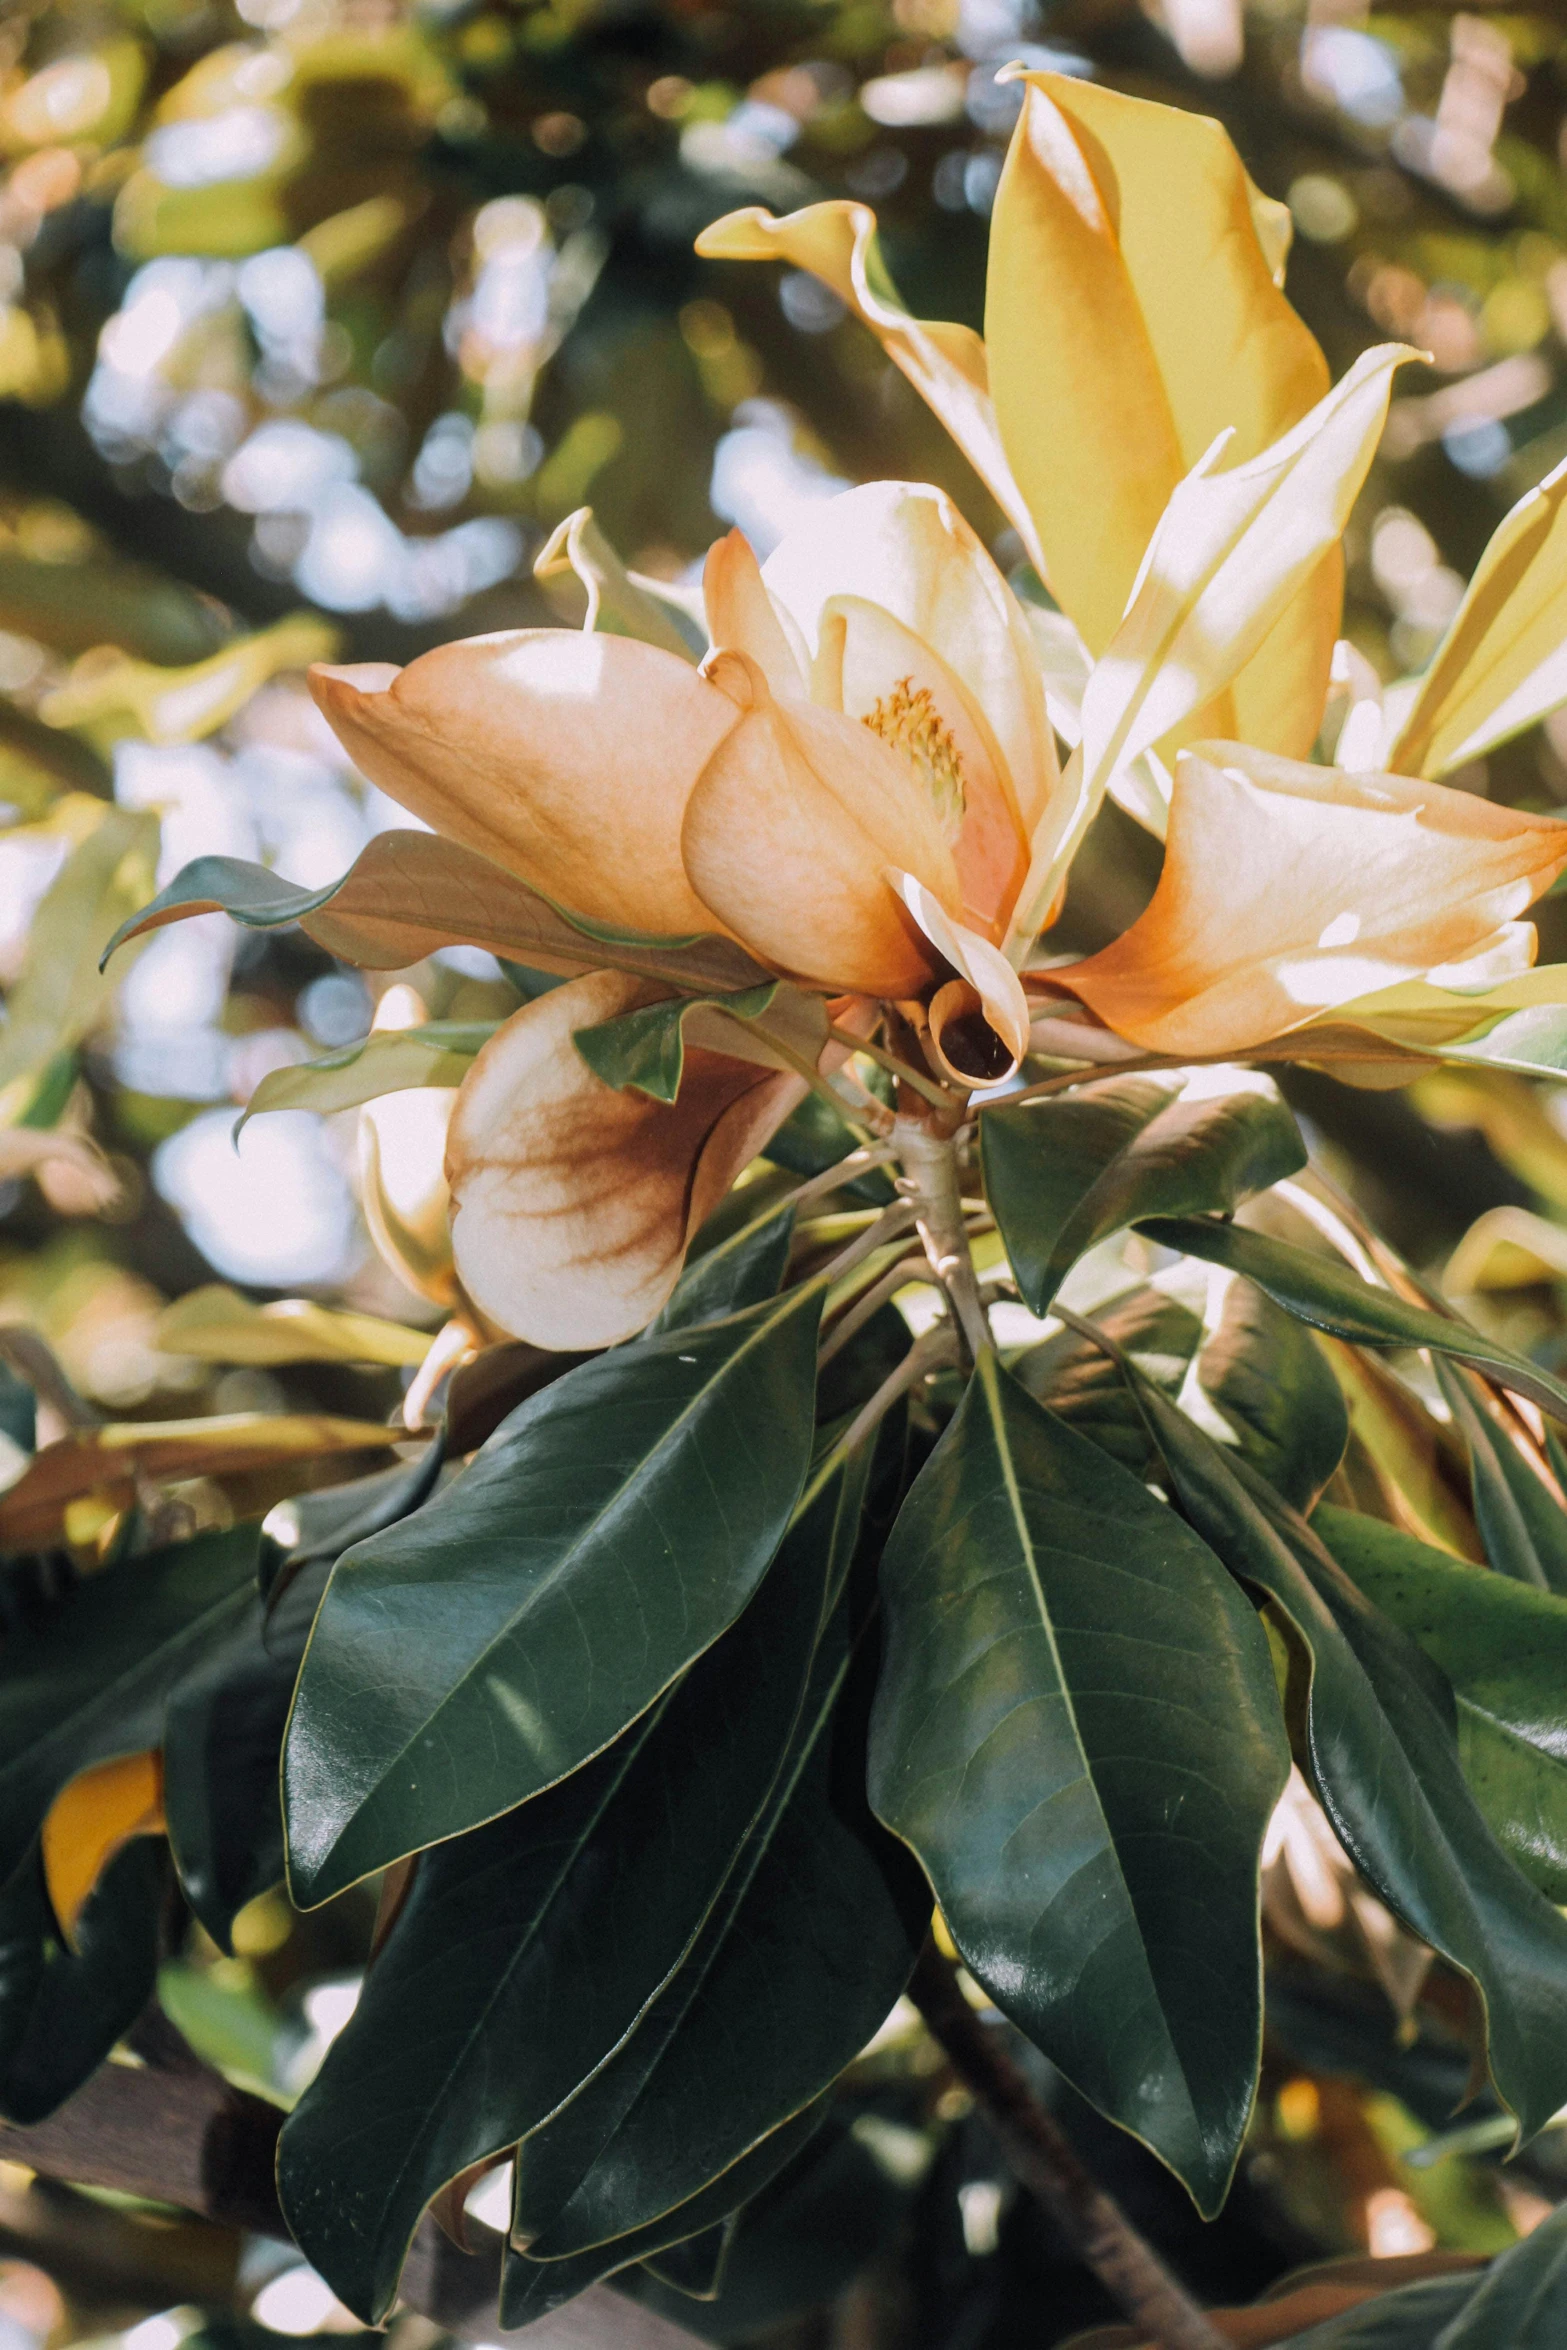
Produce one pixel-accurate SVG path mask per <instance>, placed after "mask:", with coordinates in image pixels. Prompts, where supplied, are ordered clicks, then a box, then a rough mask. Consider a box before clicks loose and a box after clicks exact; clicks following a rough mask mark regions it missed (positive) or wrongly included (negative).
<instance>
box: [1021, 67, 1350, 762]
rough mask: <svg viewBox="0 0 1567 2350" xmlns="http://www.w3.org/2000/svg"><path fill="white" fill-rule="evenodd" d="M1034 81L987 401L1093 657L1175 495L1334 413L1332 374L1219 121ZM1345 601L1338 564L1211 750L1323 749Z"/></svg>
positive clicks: (1059, 592)
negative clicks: (1327, 406)
mask: <svg viewBox="0 0 1567 2350" xmlns="http://www.w3.org/2000/svg"><path fill="white" fill-rule="evenodd" d="M1023 79H1024V80H1025V82H1026V84H1027V97H1026V100H1025V104H1024V109H1023V113H1022V115H1021V117H1020V119H1019V122H1018V127H1017V130H1016V132H1015V134H1014V136H1013V141H1012V146H1011V149H1010V151H1009V154H1008V157H1007V162H1006V167H1005V169H1004V171H1003V173H1002V177H1001V184H1000V186H999V188H998V190H997V194H996V205H995V211H994V214H993V218H992V224H991V249H990V269H989V279H988V287H987V298H986V309H985V335H986V348H987V351H988V354H989V362H990V382H991V390H992V393H993V396H994V400H995V410H996V419H997V425H998V428H999V431H1000V436H1001V440H1002V444H1003V447H1004V449H1005V451H1006V455H1007V457H1008V459H1009V461H1010V463H1011V466H1012V470H1013V472H1014V474H1015V476H1016V479H1017V481H1018V484H1019V486H1020V488H1021V490H1022V493H1023V496H1024V498H1025V500H1026V501H1027V504H1028V506H1029V510H1030V512H1031V513H1032V515H1033V516H1034V518H1035V521H1036V523H1037V526H1038V531H1039V536H1040V539H1041V541H1042V543H1043V549H1044V556H1045V563H1046V566H1047V576H1048V578H1049V581H1050V585H1051V588H1052V591H1053V592H1054V594H1055V595H1056V597H1057V599H1058V601H1059V602H1060V603H1061V605H1062V606H1063V608H1064V609H1065V610H1066V611H1067V612H1068V613H1070V615H1071V617H1072V619H1073V620H1074V621H1075V622H1076V623H1077V625H1078V627H1079V628H1080V629H1081V630H1082V633H1083V635H1084V637H1085V638H1086V639H1087V641H1088V644H1089V646H1090V647H1091V649H1092V650H1093V651H1094V652H1096V653H1098V652H1102V651H1103V650H1104V648H1105V646H1106V645H1108V643H1109V642H1110V639H1111V637H1112V636H1113V635H1114V634H1115V631H1116V629H1117V627H1118V625H1119V623H1120V620H1121V616H1122V614H1123V612H1124V611H1125V609H1126V603H1127V598H1128V596H1129V595H1130V593H1131V590H1132V585H1133V582H1134V580H1135V579H1136V577H1137V572H1138V566H1139V564H1140V563H1141V561H1142V557H1143V553H1144V550H1145V548H1146V547H1147V545H1148V542H1149V539H1150V537H1151V536H1152V534H1153V530H1154V527H1155V525H1156V524H1157V522H1158V520H1159V517H1160V515H1161V514H1162V512H1163V511H1164V508H1165V506H1166V504H1167V502H1168V500H1169V498H1170V495H1171V493H1172V492H1173V491H1174V489H1175V486H1176V484H1177V482H1178V481H1179V480H1180V478H1181V476H1182V475H1183V474H1186V473H1188V472H1190V470H1191V468H1192V467H1193V466H1194V465H1196V464H1197V462H1198V460H1199V459H1200V458H1201V457H1202V455H1203V453H1204V451H1205V450H1206V449H1208V448H1209V446H1210V445H1211V443H1212V441H1213V439H1214V436H1215V435H1216V434H1217V433H1219V432H1221V431H1223V430H1225V429H1226V428H1230V429H1232V430H1233V431H1234V434H1235V440H1234V445H1233V455H1234V457H1235V458H1236V459H1238V460H1239V461H1240V462H1242V463H1244V462H1245V461H1246V460H1247V459H1248V458H1251V457H1255V456H1256V455H1257V454H1258V453H1259V452H1260V451H1261V450H1263V449H1264V448H1266V447H1267V446H1268V445H1269V444H1270V443H1272V442H1274V441H1277V440H1278V439H1279V438H1280V437H1281V436H1282V435H1283V434H1284V433H1286V432H1287V431H1288V430H1289V428H1290V427H1291V426H1292V425H1294V424H1297V423H1298V422H1299V421H1300V419H1301V418H1302V417H1303V416H1304V415H1305V414H1306V413H1307V411H1308V410H1309V409H1311V408H1312V407H1313V406H1314V404H1315V403H1316V402H1317V401H1319V400H1320V399H1321V398H1322V396H1323V394H1324V393H1325V392H1326V391H1327V388H1328V380H1329V379H1328V370H1327V363H1326V361H1325V360H1324V359H1323V356H1322V353H1321V352H1320V350H1319V349H1318V348H1317V345H1316V342H1315V340H1314V339H1313V337H1312V335H1311V333H1310V332H1309V330H1308V329H1307V328H1306V327H1305V325H1304V324H1303V323H1302V322H1301V320H1300V319H1299V318H1298V317H1297V316H1296V314H1295V312H1294V311H1293V310H1292V309H1291V308H1290V305H1289V304H1288V302H1286V300H1285V299H1284V296H1283V294H1282V293H1281V292H1280V291H1279V287H1278V284H1277V280H1276V271H1277V269H1278V266H1279V264H1280V263H1281V261H1282V258H1283V249H1284V247H1285V243H1286V239H1285V237H1284V236H1283V235H1282V234H1281V228H1280V222H1279V219H1278V214H1279V211H1280V209H1281V208H1280V207H1277V206H1270V205H1269V204H1268V203H1267V200H1266V199H1264V198H1260V197H1259V196H1258V194H1257V191H1256V190H1255V189H1254V188H1253V187H1252V185H1251V182H1250V181H1249V180H1248V178H1247V176H1246V173H1245V170H1244V168H1243V167H1242V164H1241V161H1240V157H1239V156H1238V155H1237V154H1236V152H1235V149H1234V147H1233V146H1232V145H1231V143H1230V140H1229V138H1228V136H1227V134H1226V133H1225V132H1224V130H1223V129H1222V128H1221V127H1220V125H1219V124H1218V123H1216V122H1212V121H1209V120H1207V119H1206V118H1205V117H1204V116H1202V115H1198V114H1193V113H1190V112H1187V111H1186V110H1185V109H1183V108H1175V107H1167V106H1158V105H1152V104H1149V103H1148V102H1146V101H1145V100H1142V99H1137V98H1129V97H1126V96H1125V95H1123V94H1122V93H1121V92H1119V91H1115V90H1110V89H1105V88H1103V87H1101V86H1099V85H1098V84H1095V83H1091V82H1084V81H1078V80H1074V79H1072V78H1070V77H1067V76H1063V75H1060V74H1052V73H1030V74H1027V75H1025V76H1024V77H1023ZM1341 593H1342V570H1341V566H1340V564H1339V560H1338V556H1337V552H1336V550H1335V549H1328V550H1326V551H1325V553H1324V557H1323V560H1322V562H1321V564H1320V565H1318V566H1317V567H1316V568H1315V570H1314V572H1312V573H1311V574H1308V575H1307V576H1306V577H1304V578H1303V579H1302V582H1301V583H1300V587H1299V589H1298V591H1297V594H1296V598H1295V602H1294V606H1293V608H1292V610H1291V613H1290V614H1289V616H1288V618H1287V619H1284V618H1281V619H1280V622H1279V628H1278V635H1277V638H1276V640H1275V641H1273V642H1271V643H1270V644H1269V645H1268V646H1267V647H1266V648H1265V657H1264V653H1263V652H1259V653H1258V654H1257V656H1256V658H1255V659H1254V660H1251V661H1249V662H1248V664H1247V666H1246V667H1245V669H1244V670H1243V671H1242V672H1241V673H1240V674H1239V675H1238V676H1237V678H1236V680H1235V684H1234V708H1233V713H1232V712H1229V711H1225V710H1217V711H1215V712H1213V713H1212V714H1211V715H1210V716H1209V717H1208V719H1207V720H1206V721H1205V724H1204V731H1205V732H1209V733H1223V732H1230V733H1234V734H1236V735H1238V736H1239V737H1240V738H1241V739H1242V740H1244V741H1247V742H1252V743H1256V744H1257V745H1258V746H1259V747H1261V748H1263V749H1270V750H1278V751H1281V752H1284V753H1285V754H1286V755H1290V756H1295V757H1300V756H1302V755H1304V753H1305V752H1306V751H1308V750H1309V749H1310V747H1311V744H1312V741H1313V740H1314V738H1315V734H1316V728H1317V721H1318V718H1319V716H1320V714H1321V708H1322V698H1323V694H1324V692H1325V690H1326V686H1327V677H1328V664H1329V662H1330V660H1331V657H1332V649H1333V639H1334V636H1335V634H1336V630H1337V619H1338V611H1339V604H1340V599H1341Z"/></svg>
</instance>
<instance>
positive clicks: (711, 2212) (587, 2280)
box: [500, 2100, 823, 2328]
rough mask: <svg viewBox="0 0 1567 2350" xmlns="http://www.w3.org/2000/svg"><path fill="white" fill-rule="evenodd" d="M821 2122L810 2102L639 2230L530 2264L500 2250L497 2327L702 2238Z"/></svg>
mask: <svg viewBox="0 0 1567 2350" xmlns="http://www.w3.org/2000/svg"><path fill="white" fill-rule="evenodd" d="M822 2118H823V2104H822V2101H821V2100H818V2101H817V2102H816V2103H815V2104H814V2105H808V2106H807V2107H806V2108H805V2111H804V2112H803V2113H797V2114H793V2115H791V2117H790V2119H789V2120H788V2121H786V2122H784V2123H783V2124H781V2126H780V2127H779V2128H778V2129H776V2130H773V2131H772V2132H771V2133H770V2134H769V2135H768V2136H767V2137H765V2138H764V2139H763V2140H762V2141H761V2143H760V2145H757V2146H752V2147H750V2148H748V2149H747V2151H746V2152H745V2153H744V2154H742V2155H741V2156H740V2157H739V2158H738V2159H737V2160H736V2161H735V2162H733V2163H731V2164H730V2166H729V2168H728V2169H727V2170H725V2171H724V2172H722V2173H721V2175H720V2176H719V2177H717V2178H715V2179H711V2180H709V2181H708V2183H707V2185H706V2186H705V2187H703V2188H702V2189H701V2190H700V2192H699V2193H697V2194H695V2195H692V2196H690V2197H689V2198H688V2199H687V2200H686V2201H685V2202H684V2203H680V2204H677V2205H675V2207H674V2208H673V2209H672V2210H670V2211H666V2212H664V2213H662V2214H661V2215H660V2216H659V2217H658V2218H657V2219H654V2220H649V2221H648V2223H647V2224H646V2226H644V2227H640V2228H632V2229H628V2230H627V2231H626V2233H624V2234H623V2235H619V2236H616V2237H614V2238H612V2239H611V2240H610V2241H608V2242H606V2243H603V2244H593V2245H589V2246H586V2247H585V2248H584V2249H583V2250H582V2251H580V2252H574V2253H569V2254H566V2255H564V2256H562V2257H561V2258H558V2259H552V2260H545V2259H535V2258H534V2257H533V2256H532V2255H531V2254H529V2253H524V2252H519V2251H517V2250H515V2249H513V2248H512V2247H511V2246H509V2245H508V2247H507V2251H506V2262H505V2266H504V2268H503V2269H502V2272H501V2308H500V2317H501V2324H502V2325H503V2326H504V2327H507V2328H511V2327H513V2326H525V2325H530V2324H532V2322H533V2321H534V2319H536V2318H540V2317H546V2316H548V2314H549V2312H550V2311H551V2310H552V2309H559V2308H560V2307H561V2306H562V2305H563V2304H564V2303H565V2302H567V2301H573V2300H575V2299H576V2296H577V2295H578V2294H579V2293H583V2292H586V2290H587V2288H588V2286H589V2285H596V2284H597V2283H598V2282H599V2280H600V2278H601V2277H608V2276H614V2275H615V2274H616V2273H617V2272H618V2271H619V2270H621V2269H623V2268H629V2267H631V2266H632V2264H633V2263H634V2262H636V2261H639V2260H647V2259H649V2258H650V2257H651V2256H652V2255H653V2254H655V2253H658V2252H663V2251H666V2250H669V2249H672V2248H673V2246H675V2245H676V2244H683V2243H687V2242H689V2241H690V2239H691V2238H692V2237H693V2236H697V2235H701V2234H704V2233H705V2232H706V2231H707V2230H708V2229H709V2228H711V2227H712V2226H713V2224H714V2222H715V2221H721V2220H723V2219H724V2218H726V2217H727V2216H728V2214H729V2213H731V2212H733V2211H736V2210H738V2209H739V2207H740V2205H741V2204H742V2203H744V2202H746V2201H747V2200H748V2199H749V2198H750V2197H751V2196H752V2195H754V2194H756V2192H757V2191H758V2189H759V2188H762V2187H765V2186H766V2185H767V2184H768V2183H769V2181H770V2180H772V2179H774V2178H776V2176H777V2175H778V2173H779V2172H780V2171H781V2170H782V2169H783V2168H784V2166H785V2165H786V2164H787V2163H790V2162H792V2161H793V2160H794V2157H795V2156H796V2155H797V2154H798V2153H799V2152H800V2149H801V2148H802V2147H803V2146H804V2145H805V2144H806V2143H807V2142H808V2141H809V2140H810V2139H811V2138H812V2137H814V2136H815V2134H816V2131H817V2130H818V2129H819V2128H820V2127H821V2123H822Z"/></svg>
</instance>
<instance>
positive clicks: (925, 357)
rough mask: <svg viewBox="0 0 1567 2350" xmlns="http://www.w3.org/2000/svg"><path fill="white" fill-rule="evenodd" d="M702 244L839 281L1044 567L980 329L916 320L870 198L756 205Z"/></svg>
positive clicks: (717, 257)
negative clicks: (791, 206) (777, 207)
mask: <svg viewBox="0 0 1567 2350" xmlns="http://www.w3.org/2000/svg"><path fill="white" fill-rule="evenodd" d="M696 249H697V251H698V252H699V253H700V254H702V255H703V256H704V258H705V259H707V260H709V261H787V262H788V263H789V264H790V265H791V266H792V267H793V268H795V269H807V270H809V271H810V272H811V273H812V275H813V276H815V277H819V278H820V279H821V281H822V283H823V284H824V285H827V286H830V287H831V288H832V290H833V292H834V293H835V294H836V295H837V296H838V299H839V300H840V301H841V302H844V303H847V305H848V307H849V308H850V309H851V310H852V311H853V312H854V315H855V316H856V318H858V319H861V320H862V321H863V322H864V324H865V325H866V326H868V327H869V328H870V330H871V332H872V334H874V335H875V337H876V339H877V341H878V342H879V343H880V344H881V347H882V349H883V350H884V351H885V352H886V354H887V356H888V358H889V359H890V360H891V361H892V363H893V365H894V366H895V367H898V368H901V369H902V371H903V373H904V374H905V375H906V376H907V377H908V379H909V381H910V383H911V384H913V386H914V388H915V390H916V391H917V392H918V393H919V394H920V397H921V398H922V399H923V400H925V401H926V402H927V403H928V405H929V406H930V407H931V408H932V409H933V410H934V411H935V413H936V415H937V416H939V417H940V419H941V421H942V423H943V424H944V425H945V426H946V428H947V430H948V432H949V433H951V435H952V437H953V439H954V440H955V441H956V442H957V444H958V447H959V448H960V449H961V450H962V451H963V454H964V456H965V457H966V458H967V459H968V461H969V463H970V464H971V465H972V466H973V468H974V471H975V472H976V473H977V474H978V475H979V478H980V480H981V481H982V482H983V483H984V484H985V487H986V488H987V489H988V490H989V492H990V494H991V496H992V497H993V498H994V499H995V501H996V503H997V505H998V506H999V507H1000V508H1001V511H1002V513H1003V514H1005V516H1006V517H1007V520H1008V521H1009V522H1010V523H1011V524H1012V525H1013V527H1014V529H1015V530H1016V531H1017V532H1018V535H1019V536H1020V537H1021V539H1022V541H1023V545H1024V549H1025V551H1026V552H1027V554H1028V555H1029V556H1030V558H1031V559H1032V560H1033V561H1034V562H1035V563H1037V564H1038V566H1039V568H1040V570H1041V572H1043V569H1044V559H1043V555H1042V552H1041V550H1040V546H1039V540H1038V536H1037V533H1036V532H1035V529H1034V522H1033V517H1032V515H1031V514H1030V512H1029V509H1028V505H1027V502H1026V500H1025V499H1024V498H1023V497H1022V495H1021V494H1020V493H1019V490H1018V486H1017V483H1016V481H1015V480H1014V478H1013V475H1012V471H1011V468H1010V466H1009V465H1008V463H1007V460H1006V457H1005V456H1004V455H1003V453H1002V447H1001V439H1000V436H999V434H998V433H997V430H996V415H995V410H994V408H993V407H992V405H991V398H990V380H989V372H988V368H987V365H986V355H985V346H984V344H983V343H982V342H981V340H980V338H979V336H978V335H977V334H975V332H974V330H973V328H972V327H967V326H954V325H950V324H948V323H947V322H946V321H944V320H940V319H919V318H913V317H911V316H910V314H909V312H908V311H907V310H905V308H904V307H903V304H902V302H901V300H900V299H899V296H898V292H897V288H896V287H895V286H894V285H893V282H892V279H891V277H890V276H889V275H888V272H887V265H886V263H885V262H884V261H883V259H882V257H881V249H880V247H879V246H878V244H877V242H876V215H875V213H874V212H872V210H871V208H870V206H869V205H868V204H853V203H849V202H846V201H844V200H842V199H834V200H833V201H832V202H830V203H826V204H808V205H806V207H805V208H804V210H803V211H800V212H790V213H786V214H785V216H784V217H783V219H782V220H775V219H774V218H773V217H772V215H771V214H770V213H767V212H763V211H762V210H761V208H760V207H759V206H757V205H751V206H748V207H747V208H746V210H744V211H743V212H730V213H727V214H726V215H725V217H724V218H723V219H722V220H715V221H714V222H713V224H712V226H711V227H710V228H705V229H704V230H703V231H702V234H701V235H700V236H699V237H698V238H697V241H696Z"/></svg>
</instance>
